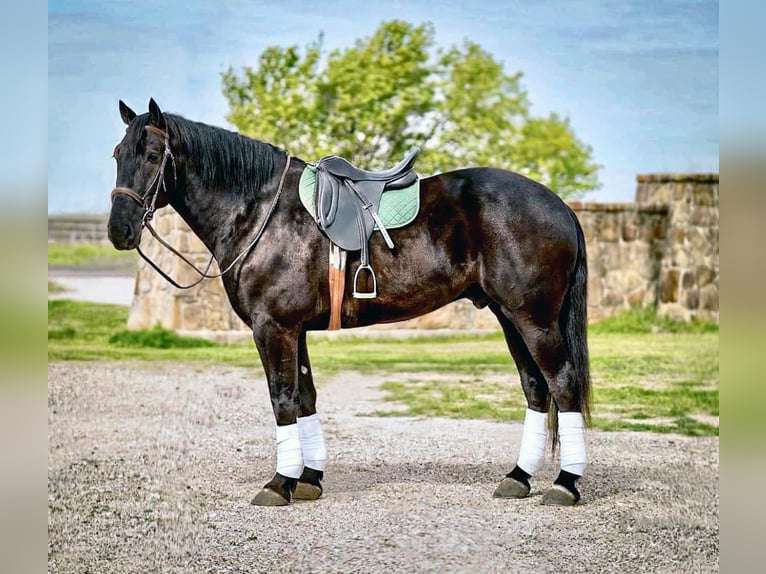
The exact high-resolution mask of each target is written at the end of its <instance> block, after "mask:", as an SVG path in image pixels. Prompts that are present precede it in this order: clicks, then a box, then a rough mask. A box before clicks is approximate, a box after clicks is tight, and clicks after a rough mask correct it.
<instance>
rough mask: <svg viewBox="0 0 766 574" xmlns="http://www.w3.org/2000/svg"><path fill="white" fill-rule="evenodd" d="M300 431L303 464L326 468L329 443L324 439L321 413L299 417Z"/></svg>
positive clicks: (310, 466) (316, 468) (313, 467)
mask: <svg viewBox="0 0 766 574" xmlns="http://www.w3.org/2000/svg"><path fill="white" fill-rule="evenodd" d="M298 432H299V434H300V439H301V451H302V452H303V464H305V465H306V466H307V467H309V468H312V469H314V470H324V469H325V467H326V466H327V458H328V457H327V445H326V444H325V441H324V433H323V432H322V425H321V424H320V423H319V415H317V414H316V413H314V414H313V415H310V416H307V417H299V418H298Z"/></svg>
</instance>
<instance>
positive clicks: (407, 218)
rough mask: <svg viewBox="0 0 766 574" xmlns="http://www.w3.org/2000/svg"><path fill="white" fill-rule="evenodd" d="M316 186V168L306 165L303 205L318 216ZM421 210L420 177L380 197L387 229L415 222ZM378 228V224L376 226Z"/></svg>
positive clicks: (303, 179)
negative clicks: (315, 196) (410, 183)
mask: <svg viewBox="0 0 766 574" xmlns="http://www.w3.org/2000/svg"><path fill="white" fill-rule="evenodd" d="M315 187H316V168H315V167H313V166H310V165H307V166H306V169H304V170H303V173H302V174H301V181H300V183H299V185H298V193H299V195H300V198H301V203H302V204H303V207H305V208H306V210H307V211H308V212H309V213H310V214H311V217H314V218H316V210H315V207H314V188H315ZM418 211H420V180H419V179H418V180H417V181H416V182H415V183H413V184H412V185H411V186H409V187H405V188H404V189H394V190H391V191H384V192H383V195H382V197H381V199H380V209H378V215H379V216H380V219H381V221H382V222H383V225H384V226H385V227H386V229H396V228H397V227H404V226H405V225H409V224H410V223H412V222H413V220H414V219H415V218H416V217H417V216H418ZM375 229H378V226H377V225H376V226H375Z"/></svg>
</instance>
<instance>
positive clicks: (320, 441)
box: [293, 331, 327, 500]
mask: <svg viewBox="0 0 766 574" xmlns="http://www.w3.org/2000/svg"><path fill="white" fill-rule="evenodd" d="M298 394H299V397H300V416H299V417H298V434H299V436H300V441H301V452H302V453H303V464H304V466H303V473H302V474H301V476H300V478H299V479H298V485H297V486H296V488H295V492H294V493H293V498H294V499H296V500H316V499H317V498H319V497H320V496H322V483H321V480H322V479H323V478H324V470H325V467H326V465H327V446H326V444H325V440H324V433H323V432H322V426H321V423H320V422H319V415H318V414H317V412H316V400H317V393H316V389H315V388H314V377H313V375H312V373H311V362H310V361H309V353H308V347H307V345H306V331H302V332H301V334H300V336H299V337H298Z"/></svg>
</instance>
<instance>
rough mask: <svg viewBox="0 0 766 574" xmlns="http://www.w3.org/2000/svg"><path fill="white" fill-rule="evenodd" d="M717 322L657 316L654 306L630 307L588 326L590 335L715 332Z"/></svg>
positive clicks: (716, 330)
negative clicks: (678, 319)
mask: <svg viewBox="0 0 766 574" xmlns="http://www.w3.org/2000/svg"><path fill="white" fill-rule="evenodd" d="M717 332H718V323H714V322H713V321H705V320H700V319H697V318H696V317H695V318H692V320H691V321H688V322H684V321H675V320H673V319H671V318H670V317H658V316H657V310H656V308H654V307H643V308H640V309H630V310H628V311H623V312H622V313H618V314H616V315H612V316H611V317H606V318H604V319H601V320H599V321H594V322H593V323H591V324H590V325H589V327H588V333H589V334H591V335H607V334H611V335H617V334H628V333H630V334H636V333H717Z"/></svg>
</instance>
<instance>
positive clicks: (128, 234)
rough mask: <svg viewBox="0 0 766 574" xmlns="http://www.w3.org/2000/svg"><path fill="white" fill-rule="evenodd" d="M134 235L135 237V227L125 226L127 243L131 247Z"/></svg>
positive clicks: (127, 224)
mask: <svg viewBox="0 0 766 574" xmlns="http://www.w3.org/2000/svg"><path fill="white" fill-rule="evenodd" d="M133 239H134V235H133V226H132V225H130V224H129V223H126V224H125V243H127V244H128V245H130V244H131V243H133Z"/></svg>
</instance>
